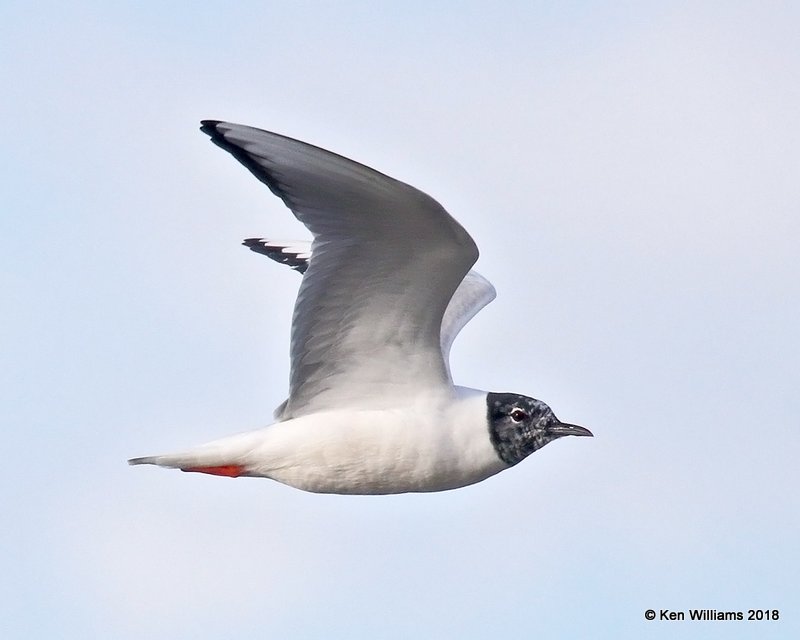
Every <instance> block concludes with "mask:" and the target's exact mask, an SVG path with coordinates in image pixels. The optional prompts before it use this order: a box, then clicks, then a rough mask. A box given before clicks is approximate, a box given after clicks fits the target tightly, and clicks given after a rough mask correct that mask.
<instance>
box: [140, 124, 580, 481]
mask: <svg viewBox="0 0 800 640" xmlns="http://www.w3.org/2000/svg"><path fill="white" fill-rule="evenodd" d="M201 130H202V131H203V132H204V133H206V134H207V135H209V136H210V137H211V140H212V141H213V142H214V143H215V144H216V145H218V146H219V147H221V148H222V149H224V150H226V151H228V152H229V153H230V154H231V155H233V156H234V157H235V158H236V159H237V160H239V162H241V163H242V164H243V165H244V166H245V167H247V168H248V169H249V170H250V172H251V173H252V174H253V175H254V176H255V177H256V178H258V179H259V180H260V181H261V182H263V183H264V184H266V185H267V186H268V187H269V188H270V190H271V191H272V192H273V193H274V194H275V195H276V196H278V197H279V198H281V200H283V202H284V203H285V204H286V206H287V207H289V209H290V210H291V211H292V213H294V215H295V216H296V217H297V218H298V220H300V221H301V222H302V223H303V224H304V225H305V226H306V227H307V228H308V230H309V231H310V232H311V235H312V238H313V240H312V242H311V244H310V246H309V245H308V244H307V243H303V242H300V243H282V242H274V241H268V240H261V239H256V238H251V239H248V240H245V242H244V244H245V245H246V246H248V247H249V248H250V249H252V250H253V251H256V252H258V253H262V254H264V255H267V256H269V257H270V258H272V259H273V260H276V261H278V262H281V263H283V264H286V265H287V266H289V267H291V268H292V269H295V270H296V271H298V272H300V273H302V274H303V277H302V282H301V285H300V291H299V293H298V296H297V301H296V303H295V309H294V315H293V319H292V338H291V350H290V353H291V372H290V377H289V397H288V399H287V400H286V402H285V403H283V404H282V405H281V406H280V407H279V408H278V410H277V411H276V419H277V422H275V423H274V424H272V425H270V426H268V427H265V428H263V429H258V430H256V431H250V432H247V433H242V434H238V435H234V436H229V437H226V438H221V439H219V440H215V441H213V442H210V443H208V444H205V445H202V446H199V447H195V448H192V449H189V450H187V451H184V452H180V453H176V454H166V455H159V456H150V457H145V458H134V459H132V460H130V463H131V464H156V465H159V466H164V467H172V468H179V469H182V470H184V471H199V472H204V473H211V474H217V475H226V476H255V477H265V478H271V479H273V480H277V481H278V482H282V483H284V484H287V485H290V486H293V487H297V488H299V489H304V490H307V491H315V492H320V493H345V494H385V493H403V492H409V491H420V492H423V491H442V490H446V489H454V488H456V487H462V486H465V485H469V484H473V483H475V482H479V481H481V480H484V479H485V478H487V477H489V476H491V475H494V474H495V473H497V472H499V471H502V470H503V469H507V468H509V467H511V466H513V465H515V464H517V463H518V462H520V461H521V460H522V459H524V458H525V457H527V456H528V455H530V454H531V453H533V452H534V451H536V450H537V449H539V448H541V447H543V446H544V445H545V444H547V443H548V442H550V441H552V440H554V439H556V438H560V437H562V436H566V435H577V436H590V435H592V434H591V432H590V431H589V430H588V429H585V428H583V427H579V426H576V425H571V424H566V423H562V422H560V421H559V420H558V419H557V418H556V417H555V415H554V414H553V412H552V410H551V409H550V408H549V407H548V406H547V405H546V404H544V403H543V402H541V401H539V400H534V399H533V398H529V397H527V396H523V395H518V394H511V393H487V392H485V391H478V390H475V389H467V388H465V387H458V386H455V385H454V384H453V380H452V376H451V372H450V365H449V354H450V347H451V345H452V342H453V340H454V339H455V336H456V335H457V334H458V332H459V331H460V330H461V329H462V328H463V327H464V325H465V324H466V323H467V322H468V321H469V320H470V319H471V318H472V317H473V316H474V315H475V314H476V313H477V312H478V311H479V310H480V309H482V308H483V307H484V306H485V305H486V304H488V303H489V302H490V301H491V300H492V299H494V296H495V291H494V287H492V285H491V284H490V283H489V282H488V281H487V280H486V279H485V278H483V277H482V276H481V275H479V274H478V273H476V272H475V271H472V270H471V267H472V265H473V264H474V263H475V261H476V260H477V258H478V249H477V247H476V245H475V243H474V241H473V240H472V238H471V237H470V236H469V234H468V233H467V232H466V231H465V230H464V228H463V227H462V226H461V225H460V224H459V223H458V222H456V220H454V219H453V218H452V217H451V216H450V215H449V214H448V213H447V212H446V211H445V210H444V209H443V208H442V206H441V205H440V204H439V203H438V202H436V201H435V200H433V199H432V198H431V197H430V196H428V195H426V194H425V193H423V192H421V191H419V190H417V189H415V188H414V187H411V186H409V185H407V184H405V183H403V182H399V181H398V180H395V179H393V178H390V177H388V176H386V175H383V174H381V173H379V172H377V171H375V170H373V169H370V168H369V167H366V166H364V165H361V164H358V163H356V162H353V161H352V160H348V159H347V158H344V157H342V156H339V155H336V154H334V153H331V152H328V151H325V150H323V149H320V148H318V147H314V146H312V145H309V144H306V143H303V142H299V141H297V140H293V139H291V138H287V137H284V136H281V135H278V134H275V133H270V132H267V131H262V130H260V129H254V128H252V127H247V126H242V125H237V124H230V123H225V122H218V121H210V120H208V121H204V122H203V123H202V127H201Z"/></svg>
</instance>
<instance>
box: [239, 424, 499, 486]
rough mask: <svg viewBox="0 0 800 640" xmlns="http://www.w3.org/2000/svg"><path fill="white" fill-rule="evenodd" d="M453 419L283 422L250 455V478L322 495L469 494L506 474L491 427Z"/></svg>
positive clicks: (248, 460) (270, 429) (248, 464)
mask: <svg viewBox="0 0 800 640" xmlns="http://www.w3.org/2000/svg"><path fill="white" fill-rule="evenodd" d="M457 413H459V414H460V413H461V412H457ZM467 415H470V414H467ZM453 418H454V419H455V420H454V422H452V423H450V422H448V423H447V424H442V423H441V422H436V423H435V424H434V423H433V422H432V421H431V419H430V417H429V416H427V415H426V414H424V413H420V414H415V413H409V412H408V411H390V412H358V413H356V414H353V413H344V412H330V413H326V414H317V415H314V416H309V417H307V418H298V419H295V420H290V421H287V422H282V423H278V424H275V425H272V426H271V427H267V429H265V430H263V431H262V433H263V435H264V438H263V441H262V442H261V443H260V444H259V446H258V447H256V448H254V449H253V450H252V451H251V452H250V454H249V455H248V456H247V459H246V462H247V469H248V475H257V476H263V477H268V478H272V479H273V480H277V481H278V482H282V483H284V484H287V485H290V486H292V487H296V488H298V489H303V490H305V491H313V492H316V493H344V494H386V493H405V492H426V491H443V490H446V489H454V488H457V487H463V486H466V485H468V484H473V483H475V482H479V481H481V480H484V479H485V478H487V477H489V476H491V475H493V474H495V473H497V472H498V471H501V470H503V469H505V468H506V467H507V465H506V464H505V463H503V462H502V461H501V460H500V458H499V457H498V456H497V454H496V453H495V451H494V448H493V447H492V445H491V442H490V439H489V434H488V430H487V428H486V424H485V421H484V420H482V419H481V420H477V419H472V420H469V419H466V420H465V419H464V418H463V416H461V415H454V416H453ZM458 418H461V419H460V420H458Z"/></svg>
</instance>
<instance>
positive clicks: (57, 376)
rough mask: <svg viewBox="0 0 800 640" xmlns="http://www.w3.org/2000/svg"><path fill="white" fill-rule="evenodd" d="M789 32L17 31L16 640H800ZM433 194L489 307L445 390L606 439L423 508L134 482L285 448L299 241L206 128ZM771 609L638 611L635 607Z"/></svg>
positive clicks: (6, 187)
mask: <svg viewBox="0 0 800 640" xmlns="http://www.w3.org/2000/svg"><path fill="white" fill-rule="evenodd" d="M798 31H800V11H799V10H798V8H797V6H796V5H795V4H794V3H781V2H725V3H722V2H719V3H713V2H687V3H683V2H680V3H678V2H675V3H668V2H658V3H604V2H585V3H581V2H573V3H541V2H537V3H523V2H520V3H491V4H490V3H475V2H471V3H455V2H452V3H446V2H440V3H425V2H404V3H377V2H376V3H360V2H338V3H321V2H305V3H299V2H298V3H281V4H280V5H278V4H273V3H269V2H253V3H237V6H236V8H233V9H232V8H230V6H229V5H228V3H189V2H186V3H170V4H169V5H168V6H166V5H164V4H163V3H117V6H116V8H114V9H110V8H109V7H108V6H107V3H100V2H97V3H92V2H82V3H78V6H70V7H67V6H66V5H64V4H63V3H38V4H37V6H36V7H35V8H33V7H31V6H30V4H29V3H21V2H5V3H4V4H3V5H2V6H1V7H0V42H2V54H0V81H1V82H2V87H3V98H2V100H0V116H2V122H3V125H4V126H3V153H2V159H3V163H2V166H3V171H2V173H0V194H1V195H2V201H3V203H4V205H3V214H2V217H0V225H2V228H1V229H0V256H1V257H0V260H1V261H2V270H0V287H1V288H2V297H3V300H5V302H6V303H5V313H3V314H2V316H0V323H2V324H0V329H2V337H3V339H2V343H1V344H2V368H1V369H0V375H2V379H1V380H0V381H1V382H2V384H0V403H1V404H2V407H3V411H2V425H3V427H2V429H3V430H2V438H3V444H4V451H5V456H4V458H5V459H4V462H3V467H4V468H3V475H4V477H5V481H4V482H3V484H2V489H1V490H0V491H2V495H1V496H0V497H2V504H3V505H4V517H3V522H4V524H3V526H2V528H0V543H1V544H2V555H0V558H2V559H1V560H0V576H2V577H1V578H0V635H2V637H3V638H26V639H27V638H45V637H47V638H56V637H57V638H81V639H83V638H90V637H97V638H115V639H121V640H126V639H132V638H189V637H191V638H193V640H205V639H211V638H215V639H218V638H220V637H230V638H233V637H243V636H249V637H264V638H267V637H269V638H289V637H291V638H333V637H348V638H358V637H377V638H409V637H420V638H443V637H452V638H455V637H458V638H490V637H499V636H505V635H511V634H513V635H514V636H515V637H536V638H603V637H607V638H637V639H638V638H651V637H652V638H676V637H679V638H715V637H716V638H722V637H724V638H788V637H791V636H793V635H797V634H798V633H799V632H800V624H798V619H800V597H799V596H800V589H798V587H797V576H798V575H800V544H798V541H800V516H799V515H798V514H800V497H798V491H797V487H798V482H799V481H800V472H799V471H798V466H799V465H798V463H797V461H798V454H800V419H799V418H798V415H800V394H798V388H800V338H798V327H799V326H800V267H798V257H797V256H798V237H800V153H799V152H798V148H800V125H798V118H797V114H798V113H800V49H798V47H797V33H798ZM201 118H218V119H226V120H232V121H234V122H241V123H245V124H251V125H254V126H258V127H262V128H267V129H271V130H274V131H278V132H281V133H285V134H288V135H291V136H294V137H297V138H300V139H303V140H307V141H309V142H313V143H315V144H318V145H320V146H323V147H326V148H330V149H332V150H334V151H337V152H339V153H342V154H344V155H346V156H349V157H352V158H354V159H357V160H359V161H361V162H364V163H366V164H369V165H371V166H373V167H375V168H377V169H379V170H381V171H383V172H385V173H389V174H390V175H393V176H395V177H397V178H399V179H402V180H405V181H407V182H410V183H412V184H414V185H416V186H418V187H419V188H421V189H423V190H425V191H427V192H428V193H430V194H431V195H433V196H434V197H436V198H437V199H438V200H439V201H440V202H441V203H442V204H443V205H444V206H445V207H447V208H448V210H449V211H450V212H451V213H452V214H453V215H454V216H455V217H456V218H458V219H459V220H460V221H461V223H462V224H463V225H464V226H465V227H466V228H467V229H468V230H469V231H470V232H471V233H472V235H473V237H474V238H475V239H476V241H477V242H478V245H479V247H480V248H481V259H480V261H479V263H478V268H479V270H480V271H481V272H482V273H484V274H485V275H486V276H487V277H489V278H490V279H491V280H492V281H493V282H494V284H495V286H496V287H497V289H498V294H499V295H498V299H497V300H496V301H495V302H494V303H493V304H492V305H491V306H490V307H488V308H487V309H486V310H485V311H484V312H482V313H481V314H480V316H479V317H478V318H476V320H475V321H474V322H473V323H472V324H471V325H470V326H469V327H468V328H467V329H466V330H465V331H464V334H463V335H462V336H461V338H459V340H458V341H457V342H456V344H455V347H454V353H453V372H454V375H455V377H456V379H457V382H459V383H461V384H465V385H468V386H474V387H479V388H486V389H492V390H496V391H506V390H509V391H518V392H522V393H528V394H530V395H533V396H535V397H538V398H541V399H543V400H545V401H546V402H548V404H550V405H551V406H552V407H553V408H554V410H555V411H556V413H557V414H558V415H559V417H561V418H562V419H564V420H567V421H570V422H576V423H578V424H583V425H586V426H587V427H589V428H591V429H592V430H593V431H594V433H595V434H596V437H595V438H594V440H589V439H574V438H573V439H565V440H563V441H559V442H556V443H554V444H551V445H549V446H548V447H546V448H545V449H543V450H542V451H540V452H538V453H536V454H535V455H534V456H533V457H532V458H531V459H529V460H526V461H525V462H524V463H522V464H521V465H520V466H518V467H517V468H515V469H513V470H511V471H508V472H505V473H502V474H500V475H499V476H497V477H495V478H492V479H490V480H488V481H486V482H484V483H482V484H479V485H477V486H474V487H469V488H466V489H461V490H457V491H453V492H447V493H442V494H436V495H408V496H395V497H380V498H370V497H367V498H359V497H338V496H316V495H311V494H304V493H302V492H299V491H296V490H292V489H289V488H286V487H283V486H281V485H278V484H276V483H271V482H268V481H252V480H247V479H240V480H235V481H233V480H228V479H222V478H213V477H203V476H198V475H194V474H191V475H190V474H180V473H176V472H166V471H163V470H158V469H142V468H129V467H128V466H127V465H126V464H125V460H126V458H128V457H130V456H134V455H145V454H151V453H157V452H161V451H165V450H171V449H174V448H179V447H183V446H186V445H191V444H195V443H199V442H202V441H204V440H208V439H211V438H214V437H217V436H221V435H226V434H228V433H232V432H235V431H241V430H245V429H249V428H253V427H257V426H261V425H264V424H267V423H268V422H269V418H270V415H271V411H272V409H273V408H274V406H276V405H277V404H278V403H279V402H281V400H282V399H283V397H284V395H285V393H286V378H287V372H288V359H287V350H288V348H287V345H288V332H289V322H290V315H291V308H292V304H293V300H294V294H295V292H296V288H297V285H298V282H299V278H298V277H297V275H296V274H294V273H291V272H290V271H289V270H287V269H282V268H280V267H278V266H276V265H274V264H272V263H270V262H269V261H268V260H267V259H265V258H263V257H261V256H257V255H255V254H252V253H250V252H248V251H247V250H246V249H245V248H243V247H240V246H238V243H239V242H240V240H241V239H242V238H245V237H251V236H262V235H263V236H271V237H278V238H282V237H285V238H289V239H292V238H304V237H306V236H305V232H304V230H303V229H302V228H301V227H300V226H299V225H298V224H297V223H296V221H294V220H293V218H292V217H291V215H290V214H289V212H288V211H287V210H286V209H285V208H283V206H282V205H281V203H280V202H279V201H278V200H277V199H276V198H274V197H273V196H272V195H271V194H270V193H269V192H268V190H267V189H265V188H264V187H263V185H260V184H259V183H258V182H257V181H255V180H254V179H253V178H252V176H250V175H249V174H248V172H247V171H245V170H244V169H243V168H242V167H240V166H239V165H238V164H237V163H236V162H235V161H233V160H232V159H231V158H230V157H228V156H227V155H226V154H225V153H223V152H222V151H220V150H219V149H217V148H215V147H214V146H213V145H211V144H209V142H208V140H207V139H206V137H205V136H203V135H202V134H201V133H199V131H198V130H197V127H198V124H199V120H200V119H201ZM754 607H762V608H770V609H773V608H778V609H780V611H781V614H782V618H781V620H780V621H777V622H760V623H758V622H727V623H722V622H718V623H712V622H707V623H698V622H688V621H687V622H682V623H679V622H676V623H666V622H646V621H645V620H644V611H645V610H646V609H648V608H654V609H661V608H670V609H675V610H686V609H689V608H715V609H720V610H747V609H748V608H754Z"/></svg>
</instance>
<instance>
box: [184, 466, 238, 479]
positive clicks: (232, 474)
mask: <svg viewBox="0 0 800 640" xmlns="http://www.w3.org/2000/svg"><path fill="white" fill-rule="evenodd" d="M181 471H187V472H191V473H209V474H211V475H212V476H227V477H228V478H238V477H239V476H240V475H242V474H243V473H244V467H243V466H242V465H240V464H224V465H221V466H219V467H187V468H186V469H181Z"/></svg>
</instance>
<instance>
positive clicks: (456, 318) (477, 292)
mask: <svg viewBox="0 0 800 640" xmlns="http://www.w3.org/2000/svg"><path fill="white" fill-rule="evenodd" d="M242 244H244V245H245V246H246V247H248V248H249V249H250V250H251V251H255V252H256V253H260V254H262V255H265V256H267V257H269V258H272V259H273V260H274V261H275V262H279V263H280V264H285V265H287V266H288V267H290V268H291V269H294V270H295V271H297V272H298V273H305V272H306V269H308V263H309V261H310V260H311V243H310V242H303V241H301V240H299V241H284V240H267V239H266V238H248V239H247V240H245V241H244V242H243V243H242ZM495 297H497V291H495V288H494V286H493V285H492V283H491V282H489V281H488V280H487V279H486V278H484V277H483V276H482V275H481V274H480V273H478V272H477V271H475V270H474V269H473V270H472V271H470V272H469V273H468V274H467V275H466V276H464V279H463V280H462V281H461V284H459V285H458V289H456V291H455V293H454V294H453V297H452V298H450V302H449V303H448V305H447V309H446V310H445V312H444V317H443V318H442V328H441V335H440V338H439V343H440V345H441V348H442V357H443V358H444V363H445V365H446V366H447V370H448V372H449V371H450V348H451V347H452V346H453V340H455V339H456V336H457V335H458V334H459V333H460V332H461V330H462V329H463V328H464V327H465V326H466V325H467V323H468V322H469V321H470V320H472V319H473V318H474V317H475V315H476V314H477V313H478V311H480V310H481V309H483V308H484V307H485V306H486V305H487V304H489V303H490V302H491V301H492V300H494V299H495ZM450 379H451V380H452V375H451V376H450ZM282 407H283V405H281V407H278V409H281V408H282Z"/></svg>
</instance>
